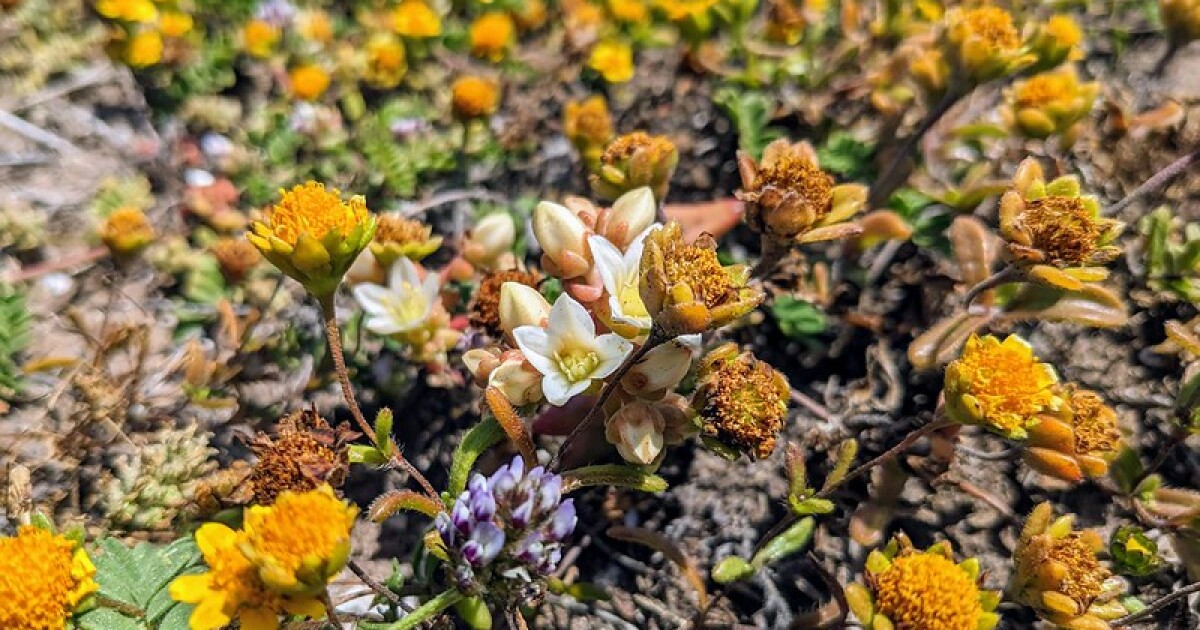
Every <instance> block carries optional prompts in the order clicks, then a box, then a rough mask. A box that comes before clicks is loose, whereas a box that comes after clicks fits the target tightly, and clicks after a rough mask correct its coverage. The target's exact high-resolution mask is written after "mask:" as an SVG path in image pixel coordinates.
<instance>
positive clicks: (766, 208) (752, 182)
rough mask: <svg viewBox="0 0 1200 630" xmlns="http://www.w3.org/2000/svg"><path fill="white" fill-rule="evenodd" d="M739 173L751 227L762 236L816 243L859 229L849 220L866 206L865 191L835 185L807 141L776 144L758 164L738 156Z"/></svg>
mask: <svg viewBox="0 0 1200 630" xmlns="http://www.w3.org/2000/svg"><path fill="white" fill-rule="evenodd" d="M738 171H739V172H740V174H741V177H742V190H741V191H739V192H738V193H737V197H738V199H741V200H742V201H743V202H745V204H746V224H747V225H749V226H750V229H752V230H754V231H756V232H758V233H760V234H769V235H771V236H774V237H778V238H782V239H789V240H790V239H798V240H799V241H800V242H802V243H811V242H816V241H824V240H829V239H835V238H843V237H846V236H852V235H854V234H856V233H858V232H859V231H860V229H859V227H858V226H857V225H856V224H854V223H846V222H845V221H847V220H848V219H849V218H850V217H852V216H854V215H855V214H856V213H858V211H859V210H861V209H862V207H863V204H865V203H866V200H867V190H866V188H865V187H863V186H861V185H858V184H846V185H842V186H835V185H834V180H833V177H831V176H830V175H829V174H827V173H826V172H825V171H822V170H821V167H820V166H819V165H818V163H817V154H816V152H815V151H813V149H812V147H811V146H809V145H808V144H807V143H796V144H790V143H788V141H787V140H784V139H782V138H781V139H779V140H776V141H774V142H772V143H771V144H769V145H767V147H766V149H765V150H764V151H763V159H762V162H761V163H759V164H756V163H755V162H754V159H753V158H751V157H750V156H749V155H747V154H745V153H742V152H739V153H738Z"/></svg>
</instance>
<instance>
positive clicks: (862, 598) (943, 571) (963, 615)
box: [846, 534, 1000, 630]
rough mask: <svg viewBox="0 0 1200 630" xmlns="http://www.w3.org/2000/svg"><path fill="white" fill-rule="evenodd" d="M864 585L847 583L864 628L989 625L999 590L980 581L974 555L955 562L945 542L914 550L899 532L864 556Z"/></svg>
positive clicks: (934, 629) (952, 629) (944, 629)
mask: <svg viewBox="0 0 1200 630" xmlns="http://www.w3.org/2000/svg"><path fill="white" fill-rule="evenodd" d="M866 569H867V570H866V586H863V585H861V584H851V585H849V586H848V587H847V588H846V599H847V601H848V602H849V603H850V609H851V610H852V611H853V612H854V615H855V616H856V617H858V620H859V622H860V623H862V624H863V626H864V627H866V628H914V629H915V628H920V629H921V630H991V628H995V627H996V625H997V624H998V623H999V622H1000V615H999V614H997V613H996V612H995V609H996V606H997V604H999V602H1000V593H998V592H996V591H985V590H983V589H981V588H980V587H979V582H980V575H979V561H978V560H976V559H975V558H968V559H966V560H963V561H962V562H959V563H957V564H956V563H955V562H954V552H953V550H952V549H951V547H950V543H949V542H947V541H942V542H940V543H937V544H935V545H933V546H932V547H930V548H929V549H927V550H925V551H917V550H916V549H914V548H913V546H912V542H911V541H909V539H908V537H907V536H905V535H904V534H899V535H897V536H896V537H895V538H893V539H892V541H891V542H890V543H888V545H887V547H885V548H884V549H883V550H882V551H880V550H878V549H876V550H874V551H872V552H871V554H870V555H869V556H868V557H867V566H866Z"/></svg>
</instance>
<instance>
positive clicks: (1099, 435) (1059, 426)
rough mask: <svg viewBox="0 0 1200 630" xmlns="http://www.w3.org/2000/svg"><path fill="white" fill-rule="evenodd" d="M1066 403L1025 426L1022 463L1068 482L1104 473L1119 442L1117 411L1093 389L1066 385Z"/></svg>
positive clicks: (1076, 481)
mask: <svg viewBox="0 0 1200 630" xmlns="http://www.w3.org/2000/svg"><path fill="white" fill-rule="evenodd" d="M1066 389H1067V393H1066V396H1065V400H1066V404H1064V405H1063V406H1062V408H1061V409H1060V410H1059V411H1058V412H1048V413H1043V414H1041V416H1040V420H1039V421H1038V423H1037V424H1036V425H1034V426H1033V427H1032V428H1031V429H1029V440H1028V441H1027V442H1026V444H1025V463H1026V464H1028V465H1029V467H1030V468H1033V469H1034V470H1036V471H1038V472H1040V473H1043V474H1046V475H1050V476H1051V477H1056V478H1058V479H1062V480H1063V481H1067V482H1070V483H1078V482H1080V481H1083V479H1084V477H1092V478H1095V477H1100V476H1102V475H1104V474H1105V473H1107V472H1108V462H1109V461H1110V460H1112V459H1113V458H1114V457H1116V454H1117V449H1118V448H1119V447H1120V443H1121V431H1120V430H1119V429H1118V427H1117V412H1115V411H1113V409H1112V407H1109V406H1108V405H1106V404H1104V400H1103V399H1102V398H1100V395H1099V394H1097V393H1096V392H1093V391H1090V390H1086V389H1080V388H1078V387H1074V386H1068V387H1067V388H1066Z"/></svg>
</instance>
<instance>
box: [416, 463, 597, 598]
mask: <svg viewBox="0 0 1200 630" xmlns="http://www.w3.org/2000/svg"><path fill="white" fill-rule="evenodd" d="M525 466H526V463H525V460H524V459H522V458H521V456H520V455H518V456H516V457H515V458H513V460H512V462H511V463H509V464H505V465H503V466H501V467H500V468H498V469H497V470H496V472H494V473H492V475H491V476H490V477H484V476H483V475H481V474H475V475H474V476H473V477H472V478H471V480H470V482H469V483H468V484H467V489H466V490H465V491H463V493H462V494H461V495H459V497H458V498H457V500H455V502H454V505H453V507H452V508H451V509H450V511H449V512H441V513H439V514H438V515H437V517H436V519H435V520H434V528H435V530H436V531H437V534H438V538H439V539H440V542H441V546H440V548H439V549H435V550H434V553H437V554H439V555H442V556H444V559H445V560H447V561H448V562H449V566H448V572H449V577H450V580H451V581H452V582H453V583H454V585H455V586H456V587H457V588H458V589H459V590H460V591H462V592H464V593H467V594H471V595H486V596H487V597H488V599H491V600H493V601H498V602H502V603H504V604H510V603H515V604H520V603H524V602H525V601H528V600H529V599H532V598H533V597H535V596H536V595H537V592H538V590H540V587H541V584H540V579H541V578H544V577H546V576H548V575H550V574H551V573H552V572H553V571H554V570H555V569H556V568H557V567H558V563H559V561H560V560H561V559H562V550H563V541H565V540H566V538H567V537H568V536H570V535H571V533H572V532H574V531H575V523H576V516H575V502H574V500H573V499H563V498H562V487H563V480H562V477H560V476H559V475H556V474H554V473H551V472H548V471H547V470H546V469H545V468H543V467H542V466H535V467H534V468H532V469H530V470H526V468H525ZM527 587H533V590H532V591H531V590H530V589H529V588H527ZM514 599H516V600H518V601H513V600H514Z"/></svg>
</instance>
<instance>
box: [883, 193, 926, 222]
mask: <svg viewBox="0 0 1200 630" xmlns="http://www.w3.org/2000/svg"><path fill="white" fill-rule="evenodd" d="M932 203H933V198H932V197H930V196H928V195H926V194H925V193H922V192H921V191H919V190H916V189H913V188H901V189H900V190H897V191H896V192H894V193H892V197H891V198H890V199H888V203H887V205H888V207H889V208H891V209H892V210H895V211H896V212H898V213H900V216H902V217H904V218H905V220H907V221H908V222H909V223H912V222H913V221H914V220H915V219H916V218H917V215H918V214H919V213H920V212H921V211H922V210H924V209H925V208H926V207H927V206H929V205H930V204H932Z"/></svg>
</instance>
